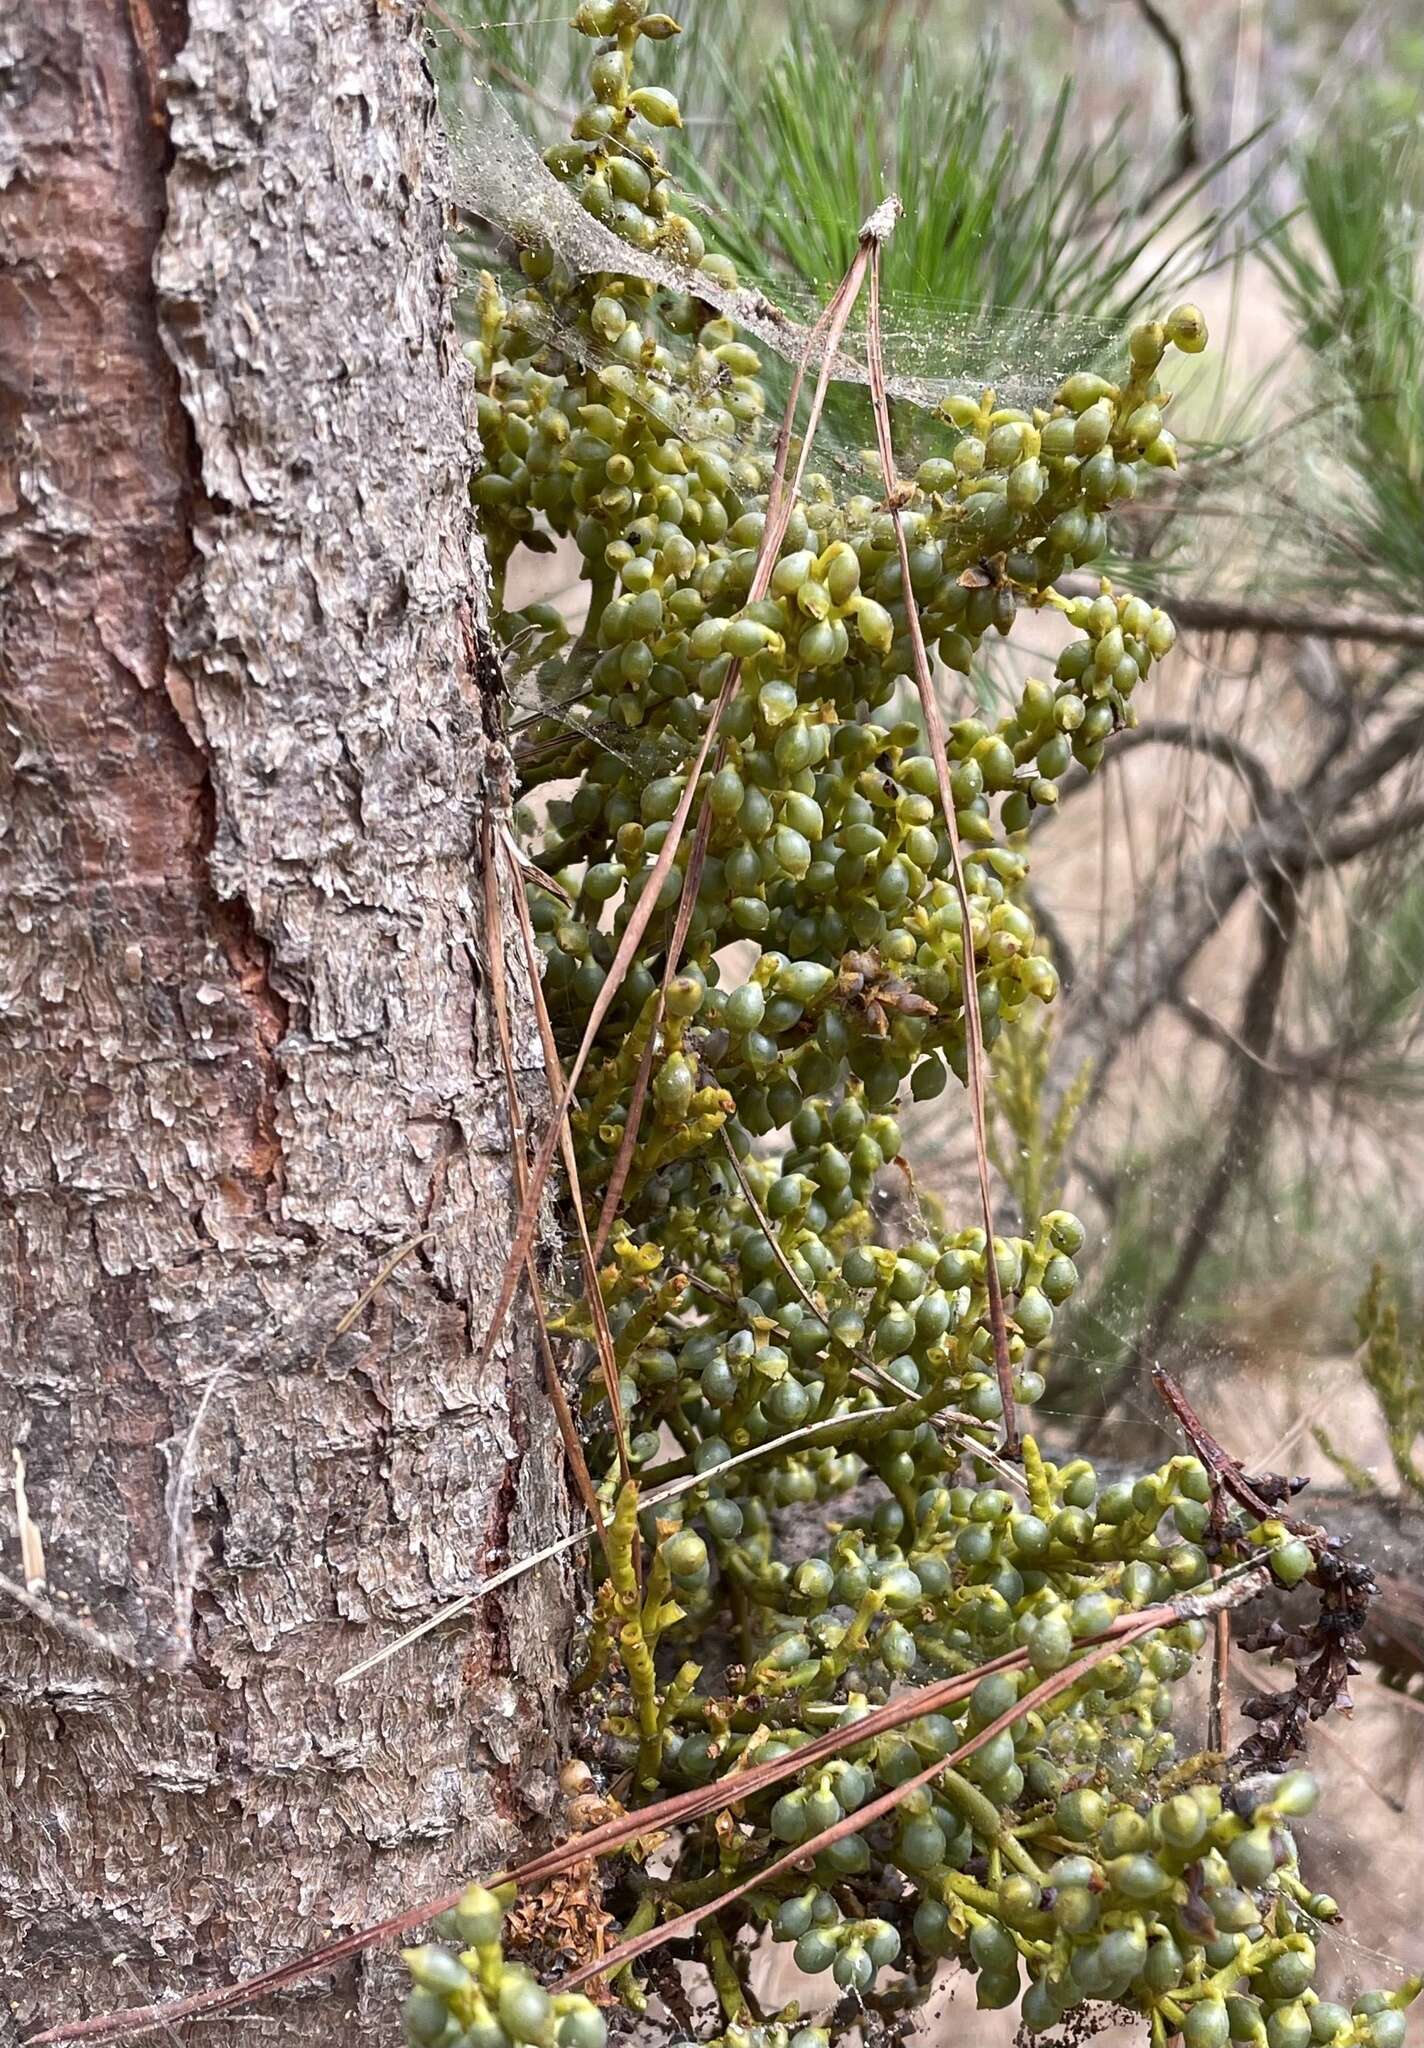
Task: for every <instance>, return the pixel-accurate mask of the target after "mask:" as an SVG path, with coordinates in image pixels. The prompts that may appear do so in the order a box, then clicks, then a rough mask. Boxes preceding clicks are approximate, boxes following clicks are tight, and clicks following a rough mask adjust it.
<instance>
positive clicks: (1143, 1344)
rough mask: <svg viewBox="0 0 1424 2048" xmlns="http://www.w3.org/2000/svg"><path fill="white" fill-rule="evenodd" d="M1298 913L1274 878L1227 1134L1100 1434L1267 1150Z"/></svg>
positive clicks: (1116, 1382)
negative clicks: (1276, 1049)
mask: <svg viewBox="0 0 1424 2048" xmlns="http://www.w3.org/2000/svg"><path fill="white" fill-rule="evenodd" d="M1299 906H1300V899H1299V896H1298V894H1297V892H1296V889H1295V887H1294V885H1293V883H1292V882H1291V880H1290V879H1289V878H1288V877H1285V876H1282V875H1279V874H1277V875H1272V876H1271V878H1270V880H1269V881H1268V883H1267V885H1266V889H1265V892H1264V896H1263V902H1262V907H1261V916H1260V922H1261V953H1260V958H1259V960H1258V961H1257V963H1256V968H1255V971H1254V973H1253V974H1252V976H1251V980H1250V982H1249V984H1248V986H1247V990H1246V997H1245V1001H1244V1003H1243V1005H1242V1011H1241V1024H1240V1027H1239V1033H1238V1038H1239V1044H1238V1045H1237V1046H1236V1047H1235V1048H1234V1056H1235V1059H1236V1061H1237V1075H1236V1100H1235V1103H1234V1104H1233V1106H1232V1111H1231V1115H1230V1118H1229V1120H1228V1122H1227V1127H1226V1135H1225V1137H1224V1138H1223V1140H1222V1143H1221V1148H1220V1150H1219V1152H1218V1153H1217V1156H1216V1159H1215V1161H1214V1162H1213V1164H1212V1167H1211V1170H1210V1172H1209V1173H1208V1175H1207V1177H1206V1180H1205V1182H1204V1183H1203V1185H1202V1188H1201V1192H1200V1194H1199V1195H1198V1197H1197V1201H1196V1206H1195V1207H1194V1209H1193V1211H1192V1215H1191V1220H1190V1222H1189V1223H1188V1225H1187V1228H1186V1232H1185V1234H1184V1236H1183V1238H1182V1242H1181V1244H1180V1246H1179V1247H1178V1250H1177V1257H1176V1262H1175V1264H1174V1265H1173V1267H1172V1271H1171V1274H1170V1276H1169V1277H1168V1279H1167V1282H1166V1285H1165V1286H1164V1287H1163V1288H1162V1291H1161V1293H1160V1294H1159V1295H1158V1297H1157V1299H1156V1301H1155V1303H1154V1304H1153V1306H1152V1310H1151V1313H1150V1314H1149V1315H1148V1317H1147V1318H1146V1321H1145V1323H1144V1326H1143V1330H1142V1334H1141V1336H1140V1337H1139V1338H1138V1340H1137V1342H1136V1343H1135V1344H1134V1345H1133V1347H1132V1349H1131V1351H1130V1352H1129V1353H1128V1355H1127V1357H1126V1358H1125V1359H1124V1361H1123V1363H1122V1366H1121V1368H1120V1370H1119V1371H1118V1372H1117V1373H1116V1374H1115V1375H1114V1376H1113V1378H1112V1379H1111V1380H1109V1381H1108V1382H1107V1383H1106V1385H1105V1386H1104V1388H1103V1391H1102V1395H1101V1397H1100V1399H1099V1400H1098V1401H1097V1402H1096V1403H1095V1404H1094V1405H1095V1407H1096V1410H1097V1425H1098V1429H1099V1430H1101V1427H1102V1425H1103V1424H1104V1423H1105V1422H1106V1421H1108V1419H1109V1418H1110V1417H1111V1416H1112V1415H1113V1414H1114V1413H1115V1412H1116V1410H1117V1409H1118V1408H1119V1407H1120V1406H1121V1404H1122V1402H1123V1401H1124V1400H1126V1399H1129V1398H1130V1397H1131V1394H1132V1392H1133V1390H1134V1388H1135V1387H1136V1385H1137V1382H1138V1380H1139V1379H1140V1377H1141V1373H1142V1368H1143V1366H1144V1364H1145V1363H1146V1362H1147V1361H1148V1360H1154V1361H1155V1357H1156V1354H1157V1353H1158V1352H1159V1351H1160V1350H1161V1349H1162V1347H1163V1345H1164V1344H1165V1342H1166V1339H1167V1336H1168V1333H1169V1332H1170V1330H1171V1328H1172V1326H1173V1324H1174V1323H1175V1321H1176V1319H1177V1316H1178V1314H1179V1313H1180V1311H1181V1308H1182V1305H1183V1303H1184V1302H1185V1301H1186V1298H1187V1294H1188V1291H1189V1289H1190V1287H1191V1284H1192V1280H1193V1279H1194V1277H1195V1275H1196V1271H1197V1268H1198V1266H1199V1265H1200V1264H1201V1262H1202V1260H1203V1258H1204V1257H1205V1256H1206V1254H1207V1252H1208V1251H1209V1250H1210V1249H1211V1246H1212V1244H1213V1243H1214V1241H1215V1238H1216V1234H1217V1231H1218V1230H1219V1229H1220V1227H1221V1223H1222V1220H1223V1218H1224V1216H1225V1214H1226V1209H1227V1200H1228V1197H1229V1195H1230V1192H1231V1187H1232V1183H1233V1182H1234V1181H1236V1180H1238V1179H1239V1178H1241V1177H1242V1176H1243V1175H1245V1174H1249V1173H1250V1172H1251V1171H1252V1170H1253V1169H1254V1167H1255V1164H1256V1161H1257V1159H1258V1158H1259V1156H1260V1153H1261V1149H1262V1146H1263V1145H1264V1144H1265V1141H1266V1137H1267V1134H1268V1132H1269V1130H1270V1128H1271V1121H1272V1118H1273V1117H1274V1115H1275V1110H1276V1103H1277V1100H1278V1096H1279V1090H1278V1089H1277V1088H1276V1087H1275V1086H1273V1085H1272V1078H1273V1077H1272V1076H1271V1075H1270V1074H1269V1072H1268V1061H1269V1057H1270V1052H1271V1046H1272V1044H1273V1042H1274V1039H1275V1035H1276V1021H1277V1018H1278V1017H1279V1014H1280V1006H1281V998H1282V996H1283V994H1284V992H1285V979H1286V969H1287V967H1288V965H1289V962H1290V955H1291V947H1292V945H1293V943H1294V940H1295V935H1296V930H1297V927H1298V924H1299V917H1300V907H1299ZM1154 1378H1156V1379H1157V1380H1158V1383H1159V1390H1160V1391H1162V1392H1163V1394H1164V1398H1166V1399H1168V1400H1169V1402H1171V1405H1172V1406H1173V1409H1174V1412H1175V1413H1176V1414H1177V1415H1178V1418H1179V1420H1181V1419H1183V1418H1182V1414H1181V1410H1180V1409H1178V1408H1177V1407H1176V1404H1175V1402H1172V1397H1171V1395H1170V1394H1169V1393H1167V1391H1166V1388H1165V1387H1163V1386H1162V1385H1161V1382H1162V1381H1163V1380H1165V1375H1162V1374H1160V1373H1159V1374H1154ZM1167 1384H1168V1385H1170V1384H1171V1383H1170V1382H1168V1383H1167ZM1184 1426H1185V1425H1184Z"/></svg>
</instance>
